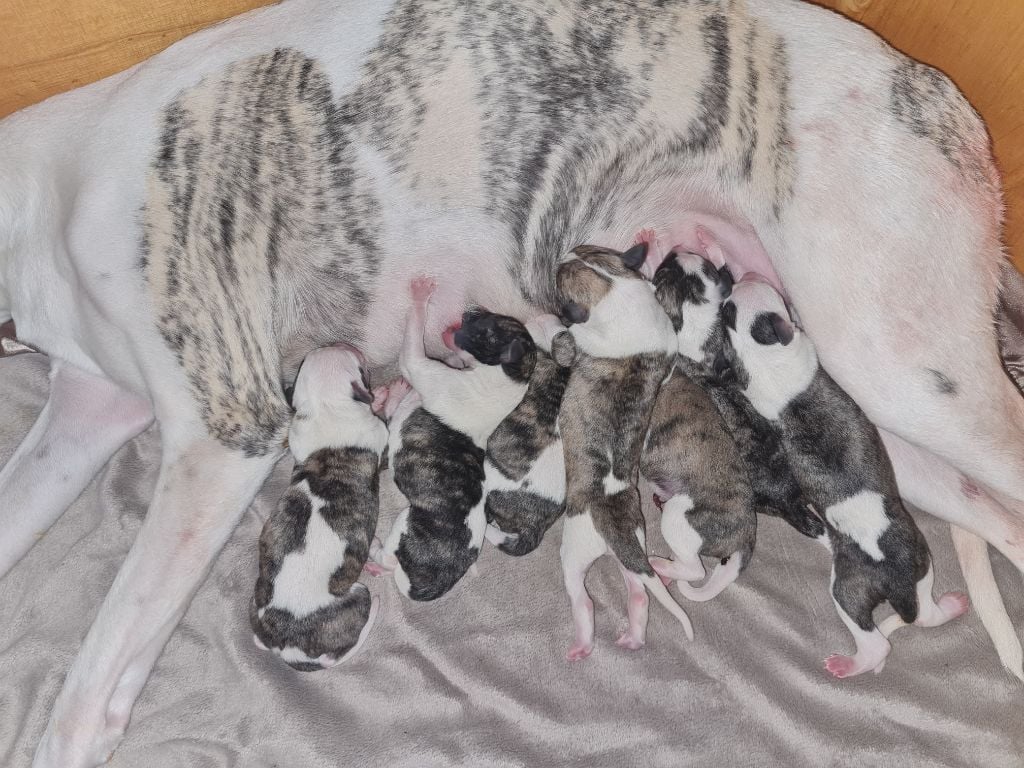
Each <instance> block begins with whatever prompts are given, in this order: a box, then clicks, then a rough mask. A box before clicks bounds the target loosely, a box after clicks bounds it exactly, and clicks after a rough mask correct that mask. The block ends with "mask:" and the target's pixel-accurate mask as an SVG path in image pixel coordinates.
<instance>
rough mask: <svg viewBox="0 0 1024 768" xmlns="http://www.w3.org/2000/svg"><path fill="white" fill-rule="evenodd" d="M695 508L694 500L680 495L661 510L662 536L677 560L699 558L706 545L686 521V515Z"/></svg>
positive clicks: (683, 494)
mask: <svg viewBox="0 0 1024 768" xmlns="http://www.w3.org/2000/svg"><path fill="white" fill-rule="evenodd" d="M693 506H694V505H693V499H691V498H690V497H689V496H687V495H686V494H685V493H680V494H678V495H676V496H673V497H672V498H671V499H669V500H668V501H666V502H665V503H664V505H662V509H661V535H662V537H663V538H664V539H665V543H666V544H668V546H669V548H670V549H671V550H672V553H673V554H674V555H675V556H676V558H677V559H679V560H681V561H684V562H688V561H691V560H693V558H694V557H695V556H697V557H699V556H700V548H701V546H703V544H704V539H703V538H701V535H700V534H699V533H697V531H695V530H694V529H693V526H691V525H690V521H689V520H687V519H686V513H687V512H689V511H690V510H691V509H693Z"/></svg>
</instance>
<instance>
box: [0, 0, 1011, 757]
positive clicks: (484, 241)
mask: <svg viewBox="0 0 1024 768" xmlns="http://www.w3.org/2000/svg"><path fill="white" fill-rule="evenodd" d="M1001 212H1002V207H1001V193H1000V185H999V180H998V177H997V174H996V171H995V169H994V166H993V163H992V160H991V155H990V149H989V143H988V139H987V136H986V132H985V128H984V126H983V124H982V122H981V120H980V119H979V118H978V116H977V115H976V114H975V112H974V111H973V110H972V109H971V107H970V106H969V105H968V103H967V102H966V101H965V100H964V98H963V97H962V96H961V95H960V93H959V92H958V91H957V89H956V88H955V87H954V86H953V85H952V84H951V83H950V82H949V80H947V79H946V78H945V77H944V76H943V75H941V74H940V73H938V72H936V71H935V70H932V69H930V68H928V67H925V66H923V65H920V64H917V63H915V62H913V61H911V60H909V59H907V58H905V57H903V56H901V55H900V54H898V53H896V52H894V51H893V50H892V49H890V48H889V47H888V46H886V45H885V44H884V43H883V42H882V41H880V40H879V39H878V38H877V37H875V36H874V35H872V34H871V33H869V32H867V31H866V30H864V29H862V28H860V27H858V26H856V25H854V24H852V23H849V22H846V21H844V20H843V19H841V18H840V17H838V16H836V15H833V14H831V13H829V12H826V11H822V10H820V9H817V8H814V7H811V6H808V5H804V4H802V3H799V2H794V1H792V0H747V2H743V1H742V0H732V1H730V0H720V1H716V0H706V1H705V2H685V1H683V0H679V1H678V2H671V0H670V1H669V2H657V1H656V0H632V1H631V2H625V1H624V2H613V1H612V0H599V1H597V2H594V0H576V1H575V2H573V1H572V0H568V1H566V2H555V1H554V0H550V1H549V0H522V1H521V2H517V3H487V2H481V3H464V2H459V1H458V0H434V1H430V2H428V1H427V0H422V1H419V2H416V1H413V0H390V1H389V0H382V1H381V2H372V3H371V2H357V1H356V0H349V1H347V2H327V1H326V0H289V1H288V2H285V3H282V4H281V5H278V6H275V7H272V8H268V9H266V10H263V11H259V12H254V13H251V14H248V15H247V16H244V17H242V18H239V19H237V20H235V21H232V22H230V23H227V24H223V25H221V26H218V27H216V28H214V29H211V30H207V31H205V32H202V33H199V34H197V35H194V36H192V37H190V38H188V39H187V40H185V41H183V42H181V43H179V44H177V45H175V46H173V47H172V48H170V49H169V50H167V51H166V52H164V53H163V54H161V55H159V56H156V57H155V58H153V59H151V60H150V61H148V62H146V63H144V64H142V65H139V66H137V67H135V68H133V69H130V70H128V71H126V72H124V73H122V74H120V75H116V76H114V77H112V78H108V79H107V80H104V81H102V82H100V83H97V84H94V85H91V86H88V87H86V88H82V89H80V90H78V91H75V92H72V93H69V94H66V95H64V96H60V97H58V98H54V99H51V100H50V101H48V102H46V103H44V104H41V105H38V106H36V107H33V108H31V109H28V110H25V111H23V112H21V113H19V114H16V115H14V116H13V117H10V118H8V119H7V120H5V121H4V122H3V123H0V321H2V320H5V319H8V318H9V317H13V318H14V320H15V321H16V323H17V328H18V331H19V334H20V336H21V338H22V339H23V340H24V341H26V342H28V343H30V344H33V345H35V346H36V347H38V348H40V349H42V350H43V351H45V352H47V353H48V354H49V355H50V356H51V358H52V361H53V365H52V386H51V394H50V398H49V401H48V403H47V405H46V407H45V408H44V409H43V411H42V413H41V414H40V416H39V418H38V421H37V422H36V424H35V426H34V427H33V429H32V431H31V432H30V434H29V435H28V436H27V437H26V439H25V441H24V443H23V444H22V445H21V447H20V448H19V449H18V450H17V452H16V453H15V455H14V456H13V457H12V458H11V460H10V462H9V463H8V465H7V466H6V467H5V468H4V470H3V472H2V473H0V531H3V537H2V539H0V574H2V573H5V572H6V571H7V570H9V569H10V568H11V567H12V566H14V565H15V563H16V562H17V561H18V559H19V558H20V557H21V556H22V555H23V554H24V553H25V552H26V551H27V550H28V549H29V547H30V546H31V544H32V543H33V542H34V540H35V535H34V534H35V532H36V531H38V530H41V529H44V528H45V527H46V526H48V525H49V524H51V523H52V522H53V521H54V520H55V519H56V518H57V517H58V516H59V515H60V514H61V512H63V510H64V509H65V507H66V506H68V505H69V504H70V502H71V501H72V500H73V499H74V498H75V497H76V496H77V494H78V493H80V491H81V490H82V489H83V488H84V487H85V486H86V484H87V483H88V482H89V480H90V478H91V477H92V476H93V475H94V474H95V473H96V471H97V470H98V469H99V468H100V467H101V466H103V464H104V463H105V462H106V461H107V460H108V459H109V458H110V456H111V455H112V454H113V453H114V452H115V451H116V450H117V449H118V447H119V446H120V445H122V444H123V443H124V442H125V441H127V440H128V439H130V438H131V437H133V436H134V435H136V434H138V433H139V432H140V431H141V430H143V429H145V428H146V426H147V425H148V424H149V423H150V422H151V421H152V420H153V419H154V418H155V419H156V420H157V421H158V422H159V423H160V427H161V439H162V442H163V461H162V467H161V472H160V478H159V481H158V483H157V489H156V494H155V496H154V498H153V501H152V504H151V506H150V509H149V512H148V515H147V517H146V521H145V523H144V525H143V527H142V529H141V530H140V532H139V535H138V538H137V540H136V542H135V544H134V547H133V548H132V550H131V552H130V553H129V555H128V557H127V559H126V560H125V562H124V565H123V567H122V569H121V572H120V574H119V575H118V577H117V579H116V580H115V581H114V583H113V586H112V587H111V590H110V593H109V594H108V596H107V598H106V600H105V601H104V603H103V605H102V607H101V608H100V610H99V613H98V615H97V617H96V620H95V623H94V625H93V627H92V629H91V630H90V631H89V633H88V635H87V637H86V638H85V640H84V642H83V644H82V648H81V651H80V654H79V656H78V658H77V659H76V661H75V662H74V664H73V665H72V667H71V670H70V672H69V674H68V676H67V680H66V682H65V686H64V689H63V691H62V692H61V694H60V696H59V697H58V699H57V701H56V703H55V705H54V708H53V711H52V715H51V719H50V722H49V725H48V726H47V729H46V731H45V733H44V736H43V739H42V742H41V744H40V745H39V748H38V751H37V753H36V765H37V766H40V767H44V766H46V767H51V768H55V767H56V766H60V767H61V768H76V767H79V766H92V765H97V764H99V763H101V762H103V760H104V759H105V758H106V757H107V756H108V755H109V753H110V752H111V750H113V749H114V747H115V746H116V745H117V743H118V740H119V739H120V737H121V735H122V733H123V732H124V729H125V727H126V726H127V723H128V719H129V716H130V714H131V708H132V704H133V702H134V701H135V699H136V697H137V695H138V694H139V691H140V690H141V688H142V686H143V685H144V683H145V680H146V677H147V675H148V673H149V670H150V669H151V667H152V666H153V664H154V662H155V661H156V659H157V657H158V656H159V654H160V652H161V649H162V647H163V645H164V643H165V642H166V640H167V638H168V637H169V636H170V634H171V632H172V631H173V629H174V626H175V624H176V623H177V621H178V620H179V618H180V617H181V615H182V614H183V612H184V611H185V608H186V606H187V604H188V602H189V600H190V598H191V596H192V595H193V594H194V592H195V591H196V589H197V588H198V586H199V584H200V582H201V581H202V579H203V578H204V576H205V574H206V573H207V571H208V569H209V567H210V563H211V561H212V560H213V558H214V557H215V556H216V554H217V552H218V550H219V549H220V547H221V546H222V544H223V543H224V541H225V539H226V538H227V536H228V535H229V533H230V532H231V530H232V528H233V527H234V526H235V524H236V522H237V521H238V519H239V517H240V515H241V514H242V512H243V510H244V509H245V508H246V506H247V505H248V504H249V502H250V500H251V499H252V498H253V495H254V494H255V492H256V490H257V488H259V486H260V484H261V483H262V481H263V479H264V477H265V476H266V475H267V474H268V472H269V471H270V469H271V467H272V466H273V464H274V462H275V461H277V459H278V458H279V457H280V456H281V454H282V439H283V437H284V435H285V432H286V429H287V424H288V417H289V411H288V408H287V406H286V404H285V399H284V396H283V394H282V382H288V381H290V380H291V378H292V376H293V374H294V372H295V370H296V367H297V365H298V363H299V361H300V360H301V359H302V358H303V356H304V355H305V354H306V353H307V352H308V351H309V350H311V349H313V348H314V347H318V346H321V345H324V344H327V343H330V342H335V341H338V340H345V341H348V342H351V343H354V344H357V345H358V346H360V347H361V348H362V349H364V350H365V351H366V354H367V358H368V359H369V361H370V362H371V363H374V364H377V365H383V364H386V363H389V362H391V361H393V360H394V359H395V357H396V354H397V350H398V345H399V343H400V339H401V321H402V318H404V316H405V313H406V309H407V306H406V302H407V298H406V291H405V286H406V285H407V283H408V281H409V279H410V278H411V277H412V276H413V275H414V274H417V273H421V272H427V273H431V274H433V275H435V276H437V277H438V278H439V281H438V282H439V285H440V286H441V288H440V289H439V294H438V295H437V296H435V302H436V305H435V307H436V309H435V312H434V314H433V315H432V317H431V318H430V325H431V326H432V327H431V328H429V329H428V330H429V332H430V335H431V336H433V337H435V338H440V335H441V331H442V329H444V328H445V327H447V326H448V325H450V324H451V322H452V321H454V320H455V319H456V318H458V317H459V316H460V315H461V313H462V310H463V308H464V307H465V306H466V305H467V304H469V303H471V302H475V303H479V304H481V305H483V306H487V307H488V308H489V309H491V310H493V311H496V312H501V313H505V314H513V315H517V316H519V317H522V318H524V319H525V318H526V317H528V316H529V315H531V314H533V313H535V312H537V311H538V310H542V309H543V310H550V309H552V308H553V306H552V305H553V274H554V265H555V264H556V262H557V260H558V259H559V258H560V257H561V256H562V255H563V254H564V253H566V252H567V251H568V250H570V249H571V248H572V247H574V246H576V245H578V244H580V243H583V242H595V243H607V244H611V245H616V244H620V243H621V244H628V243H629V242H631V240H632V238H633V237H634V236H635V235H636V233H637V232H638V231H640V230H647V232H646V233H645V235H644V237H646V238H647V239H649V240H651V241H652V248H653V249H654V250H655V251H656V252H664V251H665V250H667V248H668V247H671V246H675V245H682V246H683V247H685V248H687V249H689V250H699V249H700V247H701V245H702V242H703V240H704V238H703V236H702V235H703V234H704V233H710V234H711V235H713V237H714V239H715V241H716V242H717V243H719V244H721V245H722V257H724V259H725V261H726V262H727V263H728V264H729V266H730V267H731V268H732V270H733V271H734V273H736V274H737V275H740V274H742V273H743V272H745V271H755V272H760V273H762V274H764V275H766V276H767V277H768V278H769V279H770V280H771V281H772V282H774V283H776V284H777V285H779V286H780V287H782V288H783V289H784V290H785V292H786V294H787V296H788V297H789V299H790V300H791V301H792V303H793V305H794V306H795V308H796V310H797V311H798V312H799V315H800V318H801V319H802V322H803V324H804V325H805V327H806V330H807V332H808V333H809V334H810V335H811V337H812V338H813V340H814V342H815V344H816V346H817V347H818V349H819V350H820V354H821V360H822V363H823V364H824V365H825V366H826V367H827V369H828V370H829V371H830V372H831V373H832V375H833V376H834V378H835V379H836V380H837V381H838V382H839V383H840V384H841V385H842V386H843V387H845V388H846V389H847V390H848V391H849V392H850V393H851V395H852V396H853V397H854V398H855V399H856V400H857V402H858V403H859V404H860V405H861V406H862V407H863V408H864V410H865V411H866V412H867V413H868V415H869V416H870V417H871V418H872V419H873V420H874V421H875V422H876V423H877V424H878V425H879V426H880V427H881V428H882V429H883V430H884V431H885V435H886V438H885V439H886V445H887V447H888V449H889V451H890V453H891V456H892V460H893V463H894V465H895V467H896V471H897V475H898V479H899V484H900V489H901V492H902V493H903V495H904V496H905V497H906V498H907V499H908V500H909V501H911V502H912V503H914V504H916V505H918V506H920V507H922V508H924V509H926V510H928V511H929V512H932V513H934V514H937V515H939V516H941V517H943V518H945V519H947V520H949V521H951V522H953V523H955V524H956V525H957V526H959V527H960V528H962V529H965V531H967V532H970V533H964V532H958V533H957V534H956V536H957V543H958V545H959V548H960V552H961V557H962V558H963V559H964V561H965V562H966V563H967V564H968V565H969V566H970V569H969V573H970V574H971V577H970V579H971V581H972V584H971V586H972V587H974V588H975V590H976V591H977V590H979V589H981V590H987V591H989V592H990V591H991V590H994V589H995V586H994V582H993V581H992V577H991V571H990V570H989V567H988V564H987V559H986V552H985V547H984V543H983V542H981V540H980V539H978V538H975V536H980V537H983V538H984V539H986V540H987V541H989V542H990V543H992V544H993V545H994V546H996V547H997V548H999V549H1000V550H1001V551H1002V552H1004V553H1005V554H1006V555H1007V556H1008V557H1009V558H1010V559H1011V560H1012V561H1013V562H1014V563H1015V564H1016V565H1017V566H1018V567H1024V399H1022V398H1021V396H1020V394H1019V392H1018V390H1017V389H1016V388H1015V385H1014V384H1013V383H1012V382H1011V381H1010V379H1008V378H1007V376H1006V374H1005V373H1004V371H1003V369H1002V367H1001V366H1000V356H999V348H998V339H997V333H996V326H995V325H994V323H993V319H994V318H995V319H996V320H997V321H999V320H1001V319H1002V320H1005V314H1006V313H1005V309H1003V308H1002V307H1003V306H1004V305H1003V304H1002V303H1001V300H1002V301H1003V302H1006V301H1010V300H1012V299H1015V298H1020V295H1021V290H1022V289H1021V281H1020V278H1019V276H1018V275H1017V274H1016V272H1014V271H1013V270H1012V269H1011V268H1009V267H1008V266H1007V264H1006V262H1005V259H1004V256H1003V253H1002V251H1001V246H1000V227H1001ZM438 351H440V350H438ZM58 468H59V470H60V471H59V472H58V471H57V470H58ZM985 618H986V619H987V620H988V623H989V626H990V630H994V634H995V637H996V639H997V645H998V648H999V650H1000V654H1001V658H1002V659H1003V661H1004V663H1005V664H1007V666H1008V667H1009V668H1011V670H1012V671H1013V672H1014V673H1015V674H1018V675H1020V674H1021V670H1020V666H1021V660H1020V645H1019V643H1018V642H1017V639H1016V637H1015V635H1014V634H1013V631H1012V627H1010V626H1009V625H1008V620H1007V619H1006V617H1005V614H1004V613H1002V612H1000V611H999V610H996V611H995V612H994V613H993V612H992V611H991V610H989V611H986V614H985Z"/></svg>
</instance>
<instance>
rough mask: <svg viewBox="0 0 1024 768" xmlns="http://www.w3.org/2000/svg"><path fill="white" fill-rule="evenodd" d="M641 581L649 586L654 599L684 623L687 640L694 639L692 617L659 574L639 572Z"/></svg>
mask: <svg viewBox="0 0 1024 768" xmlns="http://www.w3.org/2000/svg"><path fill="white" fill-rule="evenodd" d="M639 575H640V581H642V582H643V583H644V586H645V587H647V591H648V592H650V593H651V594H652V595H654V599H655V600H657V601H658V602H659V603H661V604H662V605H663V606H665V609H666V610H667V611H668V612H669V613H671V614H672V615H673V616H675V617H676V619H678V620H679V623H680V624H682V625H683V632H685V633H686V639H687V640H693V624H691V623H690V617H689V616H687V615H686V611H684V610H683V608H682V606H680V605H679V603H677V602H676V601H675V600H673V599H672V595H670V594H669V593H668V590H667V589H666V588H665V585H664V584H662V583H661V579H659V578H658V577H657V576H647V575H645V574H639Z"/></svg>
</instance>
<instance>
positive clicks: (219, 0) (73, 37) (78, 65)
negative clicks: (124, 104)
mask: <svg viewBox="0 0 1024 768" xmlns="http://www.w3.org/2000/svg"><path fill="white" fill-rule="evenodd" d="M269 4H270V3H269V1H268V0H211V2H204V0H0V30H3V33H2V34H3V42H2V44H0V116H3V115H6V114H8V113H10V112H14V111H15V110H18V109H21V108H22V107H24V106H27V105H29V104H34V103H35V102H37V101H42V100H43V99H45V98H46V97H47V96H52V95H53V94H55V93H60V92H61V91H67V90H70V89H71V88H76V87H78V86H80V85H85V84H86V83H91V82H93V81H94V80H99V79H101V78H104V77H106V76H107V75H112V74H114V73H115V72H120V71H121V70H122V69H127V68H128V67H130V66H131V65H132V64H135V63H137V62H140V61H142V60H143V59H147V58H149V57H150V56H152V55H153V54H154V53H157V52H158V51H162V50H163V49H164V48H166V47H167V46H169V45H170V44H171V43H173V42H175V41H177V40H180V39H181V38H183V37H185V36H186V35H189V34H191V33H192V32H195V31H196V30H197V29H202V28H203V27H208V26H210V25H211V24H214V23H216V22H218V21H221V20H222V19H225V18H228V17H229V16H235V15H237V14H239V13H242V12H243V11H248V10H250V9H252V8H256V7H259V6H261V5H269Z"/></svg>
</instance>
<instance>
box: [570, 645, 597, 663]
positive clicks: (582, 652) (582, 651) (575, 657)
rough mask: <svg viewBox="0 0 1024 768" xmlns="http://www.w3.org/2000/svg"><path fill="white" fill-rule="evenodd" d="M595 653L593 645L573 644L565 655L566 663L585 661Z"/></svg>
mask: <svg viewBox="0 0 1024 768" xmlns="http://www.w3.org/2000/svg"><path fill="white" fill-rule="evenodd" d="M593 652H594V644H593V643H573V646H572V647H571V648H570V649H569V652H568V653H566V654H565V659H566V661H583V659H585V658H587V657H588V656H590V654H591V653H593Z"/></svg>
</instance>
